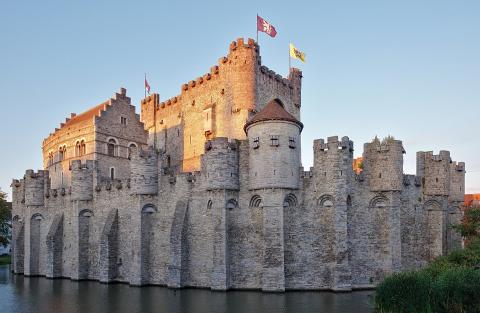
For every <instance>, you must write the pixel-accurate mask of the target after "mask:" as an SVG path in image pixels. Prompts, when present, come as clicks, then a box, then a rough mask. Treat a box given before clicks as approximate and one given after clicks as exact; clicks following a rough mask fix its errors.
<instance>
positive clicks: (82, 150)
mask: <svg viewBox="0 0 480 313" xmlns="http://www.w3.org/2000/svg"><path fill="white" fill-rule="evenodd" d="M85 154H87V145H86V144H85V140H84V139H82V141H80V155H85Z"/></svg>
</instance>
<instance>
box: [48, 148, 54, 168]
mask: <svg viewBox="0 0 480 313" xmlns="http://www.w3.org/2000/svg"><path fill="white" fill-rule="evenodd" d="M52 164H53V152H52V151H50V152H48V165H52Z"/></svg>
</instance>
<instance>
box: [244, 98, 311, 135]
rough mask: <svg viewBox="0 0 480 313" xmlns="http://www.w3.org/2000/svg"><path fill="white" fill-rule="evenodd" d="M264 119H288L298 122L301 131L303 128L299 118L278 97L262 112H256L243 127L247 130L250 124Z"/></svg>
mask: <svg viewBox="0 0 480 313" xmlns="http://www.w3.org/2000/svg"><path fill="white" fill-rule="evenodd" d="M263 121H288V122H292V123H295V124H297V125H298V126H299V127H300V131H301V130H302V129H303V124H302V123H301V122H300V121H299V120H297V119H296V118H295V116H293V115H292V114H290V113H288V112H287V111H286V110H285V109H284V108H283V106H282V104H281V103H280V101H279V100H277V99H274V100H272V101H270V102H269V103H267V105H266V106H265V107H264V108H263V109H262V110H261V111H260V112H258V113H257V114H255V115H254V116H253V117H252V118H251V119H250V120H249V121H248V122H247V123H246V124H245V126H244V127H243V129H244V130H245V131H246V130H247V127H248V126H250V125H252V124H255V123H257V122H263Z"/></svg>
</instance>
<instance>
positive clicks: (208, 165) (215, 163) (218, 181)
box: [202, 137, 239, 190]
mask: <svg viewBox="0 0 480 313" xmlns="http://www.w3.org/2000/svg"><path fill="white" fill-rule="evenodd" d="M238 148H239V142H238V140H229V139H228V138H225V137H217V138H214V139H212V140H209V141H207V142H206V143H205V154H204V155H203V157H202V169H203V170H204V171H205V174H206V179H207V186H208V187H207V188H208V189H230V190H237V189H238V188H239V180H238V177H239V164H238Z"/></svg>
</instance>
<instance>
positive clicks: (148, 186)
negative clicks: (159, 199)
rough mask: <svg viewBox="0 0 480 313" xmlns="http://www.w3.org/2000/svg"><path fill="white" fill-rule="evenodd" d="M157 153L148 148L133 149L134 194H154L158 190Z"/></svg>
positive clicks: (132, 184)
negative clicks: (144, 149)
mask: <svg viewBox="0 0 480 313" xmlns="http://www.w3.org/2000/svg"><path fill="white" fill-rule="evenodd" d="M157 162H158V159H157V154H156V152H155V151H154V149H153V147H149V148H148V150H146V151H143V150H142V149H136V148H133V149H132V155H131V162H130V186H131V192H132V194H137V195H154V194H157V191H158V172H157Z"/></svg>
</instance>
